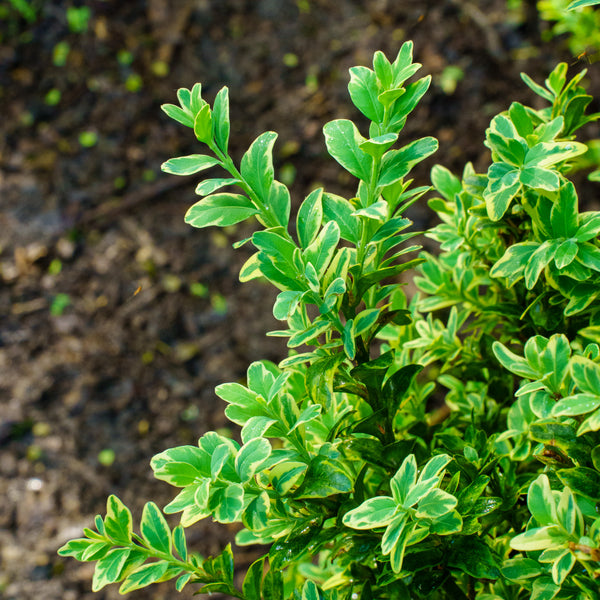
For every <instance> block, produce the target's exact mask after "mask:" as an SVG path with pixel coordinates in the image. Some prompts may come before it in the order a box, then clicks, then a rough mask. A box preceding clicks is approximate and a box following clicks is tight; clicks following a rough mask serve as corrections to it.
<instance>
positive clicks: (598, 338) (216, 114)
mask: <svg viewBox="0 0 600 600" xmlns="http://www.w3.org/2000/svg"><path fill="white" fill-rule="evenodd" d="M419 68H420V65H419V64H415V63H413V61H412V44H411V43H410V42H407V43H405V44H404V45H403V46H402V48H401V49H400V51H399V53H398V56H397V57H396V59H395V60H394V61H393V62H390V61H389V60H388V59H387V58H386V57H385V56H384V55H383V54H382V53H381V52H377V53H376V54H375V56H374V60H373V69H368V68H366V67H354V68H352V69H351V70H350V74H351V78H350V83H349V86H348V89H349V93H350V97H351V99H352V102H353V103H354V105H355V106H356V107H357V108H358V109H359V110H360V112H361V113H362V114H363V115H364V116H365V117H367V118H368V119H369V121H370V126H369V131H368V136H367V137H363V135H362V134H361V133H360V132H359V130H358V128H357V126H356V125H355V124H354V123H353V122H352V121H350V120H345V119H340V120H335V121H332V122H330V123H328V124H326V125H325V127H324V134H325V142H326V146H327V150H328V152H329V154H330V155H331V156H332V157H333V158H334V159H335V160H336V161H337V162H338V163H339V164H340V165H341V166H342V168H344V169H345V170H347V171H348V172H349V173H350V174H352V175H353V176H354V177H355V178H356V179H357V180H358V187H357V191H356V195H355V196H354V197H352V198H350V199H347V198H343V197H340V196H337V195H335V194H331V193H328V192H326V191H325V190H323V189H316V190H314V191H312V192H311V193H310V194H309V195H308V196H307V197H306V198H305V199H304V201H303V202H302V204H301V206H300V208H299V210H298V213H297V218H296V219H295V221H294V222H292V221H291V220H290V214H291V210H290V205H291V202H290V193H289V191H288V189H287V187H286V186H285V185H283V184H282V183H281V182H279V181H277V180H275V178H274V168H273V161H272V154H271V153H272V148H273V145H274V143H275V139H276V134H275V133H274V132H266V133H264V134H262V135H260V136H259V137H258V138H257V139H256V140H255V141H254V142H253V143H252V145H251V146H250V148H249V149H248V151H247V152H246V153H245V154H244V156H243V157H242V159H241V163H240V165H239V166H236V164H235V163H234V161H233V160H232V158H231V157H230V156H229V154H228V141H229V130H230V125H229V106H228V91H227V89H226V88H223V89H222V90H221V91H220V92H219V93H218V94H217V96H216V98H215V100H214V103H213V105H212V106H210V105H209V104H208V103H207V102H206V101H205V100H204V99H203V98H202V96H201V86H200V84H196V85H195V86H194V87H193V88H192V89H191V90H188V89H180V90H179V92H178V100H179V106H176V105H171V104H169V105H165V106H164V107H163V108H164V111H165V112H166V113H167V114H168V115H169V116H170V117H172V118H173V119H175V120H176V121H178V122H180V123H181V124H183V125H184V126H187V127H190V128H192V129H193V131H194V134H195V136H196V138H197V139H198V140H199V141H200V142H202V143H203V144H205V145H206V147H207V148H208V150H209V153H208V154H194V155H190V156H182V157H178V158H173V159H171V160H168V161H167V162H166V163H165V164H164V165H163V169H164V170H165V171H166V172H168V173H172V174H175V175H191V174H194V173H199V172H201V171H204V170H206V169H209V168H213V167H220V168H221V169H223V170H224V171H225V172H226V176H225V177H213V178H210V179H205V180H204V181H202V182H201V183H200V184H199V185H198V187H197V189H196V192H197V194H198V195H200V196H202V199H200V200H199V201H198V202H197V203H196V204H194V205H193V206H192V207H191V208H190V209H189V211H188V213H187V215H186V220H187V222H188V223H190V224H191V225H193V226H195V227H208V226H221V227H227V226H231V225H235V224H237V223H239V222H242V221H244V220H246V219H249V218H252V217H254V218H255V219H256V220H257V221H258V223H259V224H260V226H261V227H260V228H259V230H258V231H256V232H255V233H254V234H253V235H252V237H251V238H249V239H244V240H241V241H240V242H237V244H236V246H241V245H243V244H251V245H252V246H253V247H254V249H255V252H254V254H252V256H251V257H250V259H249V260H248V261H247V262H246V264H245V265H244V267H243V268H242V271H241V274H240V278H241V279H242V281H248V280H251V279H263V280H266V281H268V282H270V283H271V284H272V285H274V286H276V287H277V288H278V289H279V290H280V293H279V295H278V297H277V300H276V302H275V305H274V308H273V313H274V315H275V317H276V318H277V319H279V320H280V321H282V323H283V324H284V325H283V327H282V329H281V330H278V331H274V332H271V334H270V335H276V336H282V337H285V338H287V340H288V342H287V343H288V346H289V348H290V353H289V357H288V358H286V359H285V360H283V361H282V362H281V363H280V364H279V365H274V364H272V363H270V362H268V361H257V362H254V363H253V364H251V365H250V367H249V368H248V373H247V379H246V382H245V384H244V385H242V384H241V383H224V384H222V385H220V386H218V387H217V389H216V393H217V394H218V395H219V396H220V397H221V398H222V399H223V400H225V401H226V403H227V408H226V409H225V412H226V415H227V417H228V418H229V419H230V420H231V421H232V422H233V423H236V424H237V425H239V426H240V427H241V443H238V442H237V441H235V440H233V439H229V438H227V437H224V436H222V435H219V434H218V433H215V432H210V433H208V434H206V435H204V436H203V437H202V438H201V439H200V440H199V442H198V445H197V446H181V447H177V448H171V449H168V450H165V451H164V452H162V453H160V454H158V455H157V456H155V457H154V458H153V459H152V463H151V464H152V469H153V470H154V474H155V476H156V477H157V478H158V479H160V480H163V481H165V482H167V483H169V484H171V485H172V486H174V487H176V488H178V493H177V495H176V496H175V498H174V499H173V501H172V502H171V503H170V504H168V505H167V506H166V507H165V508H164V513H167V514H171V513H181V521H180V524H179V525H178V526H177V527H175V528H174V529H173V530H171V529H170V528H169V526H168V524H167V522H166V520H165V517H164V516H163V514H162V512H161V511H160V510H159V508H158V507H157V506H156V505H155V504H154V503H152V502H149V503H148V504H146V506H145V509H144V511H143V515H142V519H141V523H140V534H139V535H138V534H137V533H134V532H133V525H132V517H131V513H130V511H129V509H128V508H127V507H126V506H124V505H123V504H122V502H121V501H120V500H119V499H118V498H116V497H115V496H111V497H110V498H109V500H108V503H107V513H106V516H105V517H101V516H98V517H97V518H96V529H95V530H92V529H86V530H85V531H84V535H85V537H83V538H80V539H76V540H72V541H70V542H68V543H67V544H66V545H65V546H63V548H61V550H60V553H61V554H62V555H64V556H73V557H75V558H77V559H78V560H83V561H97V562H96V571H95V575H94V581H93V588H94V589H95V590H98V589H100V588H102V587H103V586H105V585H107V584H109V583H113V582H121V588H120V591H121V592H123V593H126V592H129V591H132V590H135V589H138V588H141V587H144V586H146V585H148V584H150V583H153V582H157V581H164V580H167V579H171V578H177V581H176V587H177V589H178V590H180V589H182V588H183V587H184V586H185V585H186V584H187V583H192V584H194V583H195V584H201V586H200V590H201V591H203V592H213V591H219V592H223V593H226V594H228V595H230V596H232V597H237V598H241V599H245V600H259V599H261V598H264V599H273V600H275V599H288V598H302V599H303V600H317V599H319V598H322V599H332V600H333V599H342V598H343V599H346V598H361V599H363V600H368V599H370V598H377V599H383V598H406V599H409V598H440V599H441V598H448V599H457V598H477V599H479V600H493V599H495V600H513V599H514V600H517V599H525V598H531V599H535V600H543V599H544V600H545V599H550V598H565V599H566V598H569V599H574V598H577V599H580V600H584V599H598V598H600V593H599V591H598V590H599V586H598V581H599V580H600V579H599V578H600V506H599V504H600V433H599V431H600V346H599V343H600V302H599V297H600V243H599V239H598V235H599V234H600V213H598V212H580V211H579V208H578V196H577V192H576V189H575V187H574V185H573V183H572V182H571V181H570V180H569V178H568V176H569V173H570V172H571V170H572V169H573V168H575V167H577V165H578V164H579V163H581V159H582V157H583V156H584V154H585V153H586V151H587V146H586V144H583V143H580V142H577V141H575V135H576V132H577V131H578V130H579V129H580V128H581V127H582V126H584V125H585V124H586V123H588V122H590V121H592V120H594V119H597V118H599V117H600V115H599V114H596V115H586V108H587V107H588V105H589V103H590V102H591V100H592V98H591V97H590V96H589V95H587V94H586V93H585V90H584V88H583V85H582V81H583V77H584V73H585V72H582V73H580V74H579V75H577V76H576V77H574V78H573V79H571V80H568V79H567V76H566V72H567V66H566V65H565V64H561V65H559V66H558V67H557V68H556V69H555V70H554V71H553V72H552V73H551V74H550V75H549V77H548V79H547V80H546V81H545V85H544V86H542V85H540V84H538V83H535V82H534V81H532V80H531V79H530V78H528V77H527V76H523V78H524V81H525V83H526V84H527V85H528V86H529V87H530V88H531V89H532V90H533V92H535V93H536V94H538V95H539V96H541V97H542V98H543V99H544V100H546V101H547V104H548V106H547V107H546V108H544V109H541V110H536V109H533V108H531V107H528V106H524V105H522V104H520V103H516V102H515V103H513V104H512V105H511V106H510V108H509V109H508V110H507V111H505V112H503V113H502V114H500V115H498V116H496V117H494V119H493V120H492V122H491V124H490V127H489V129H488V130H487V132H486V140H485V144H486V146H487V147H488V148H489V149H490V150H491V158H492V164H491V165H490V167H489V169H488V171H487V173H476V172H475V171H474V169H473V167H472V166H471V165H467V166H466V167H465V170H464V172H463V174H462V177H461V178H458V177H456V176H455V175H453V174H452V173H450V172H449V171H448V170H447V169H445V168H444V167H441V166H436V167H434V168H433V170H432V183H433V187H434V188H435V191H436V192H437V194H438V197H435V198H433V199H432V200H430V201H429V204H430V206H431V208H432V209H433V210H435V211H436V212H437V214H438V215H439V216H440V218H441V220H442V223H441V224H440V225H438V226H436V227H434V228H433V229H431V230H430V231H428V232H427V234H426V235H428V236H429V237H431V238H433V239H434V240H436V241H437V242H439V243H440V253H439V254H437V255H436V256H433V255H430V254H426V253H422V254H420V255H418V256H415V253H416V252H417V251H418V250H419V249H420V247H419V246H418V245H414V244H412V245H408V244H407V243H408V242H410V240H411V239H413V238H414V237H415V235H416V232H414V231H412V230H410V229H409V228H410V225H411V223H410V221H409V219H407V218H406V217H405V216H404V212H405V211H406V209H407V208H408V207H409V206H410V205H411V204H413V203H414V202H416V201H418V200H419V199H420V198H421V197H422V196H423V195H424V194H426V193H427V192H429V191H431V188H428V187H413V186H412V180H411V179H410V178H409V175H410V171H411V169H412V168H413V167H414V166H415V165H416V164H418V163H419V162H421V161H423V160H424V159H425V158H427V157H429V156H430V155H432V154H433V153H434V152H435V150H436V149H437V141H436V140H435V139H434V138H432V137H424V138H421V139H417V140H414V141H410V142H408V143H404V145H401V146H400V147H399V148H393V147H394V146H395V145H396V144H397V142H398V140H399V136H400V134H401V132H402V129H403V127H404V125H405V122H406V120H407V118H408V116H409V114H410V113H411V111H412V110H413V109H414V108H415V106H416V105H417V103H418V102H419V100H420V99H421V98H422V96H423V95H424V94H425V93H426V91H427V88H428V86H429V83H430V78H429V77H423V78H421V79H417V80H414V81H412V82H410V83H407V82H408V81H409V80H410V79H411V78H412V77H413V76H414V75H415V74H416V72H417V71H418V70H419ZM592 178H593V179H594V178H595V179H597V178H598V172H596V173H595V174H593V175H592ZM415 267H417V268H418V275H417V277H415V279H414V281H415V283H416V285H417V286H418V288H419V293H418V294H416V295H415V296H414V297H413V298H412V299H411V300H410V301H409V300H408V299H407V297H406V295H405V293H404V291H403V287H402V286H401V285H399V284H398V276H400V275H402V276H403V277H405V272H406V271H408V270H410V269H413V268H415ZM403 274H404V275H403ZM208 517H212V518H213V519H214V520H215V521H218V522H221V523H241V526H242V527H241V530H240V531H239V533H238V534H237V536H236V543H237V544H238V545H248V544H267V545H268V546H269V549H268V552H267V554H265V555H264V556H262V557H261V558H260V559H259V560H257V561H256V562H255V563H253V564H252V566H251V567H250V568H249V570H248V572H247V574H246V576H245V579H244V581H243V584H242V586H241V588H240V589H238V588H237V587H236V586H235V585H234V564H233V556H232V551H231V548H230V547H227V548H226V549H225V550H224V551H223V552H222V554H220V555H219V556H217V557H214V558H203V557H200V556H198V555H197V554H195V553H193V552H190V551H189V550H188V548H187V544H186V535H185V529H186V528H187V527H190V526H192V525H193V524H194V523H196V522H197V521H198V520H200V519H203V518H208Z"/></svg>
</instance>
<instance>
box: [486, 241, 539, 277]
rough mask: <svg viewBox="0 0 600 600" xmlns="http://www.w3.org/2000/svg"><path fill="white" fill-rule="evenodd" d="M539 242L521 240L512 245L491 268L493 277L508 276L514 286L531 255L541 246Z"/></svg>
mask: <svg viewBox="0 0 600 600" xmlns="http://www.w3.org/2000/svg"><path fill="white" fill-rule="evenodd" d="M539 246H540V245H539V244H538V243H537V242H520V243H518V244H514V245H512V246H510V247H509V248H508V249H507V250H506V252H505V253H504V255H503V256H502V258H500V260H498V261H497V262H496V263H495V264H494V265H493V266H492V268H491V269H490V276H491V277H508V279H509V286H512V285H513V284H514V283H515V282H516V281H518V280H519V279H520V278H521V277H522V276H523V271H524V270H525V267H526V266H527V264H528V263H529V259H530V257H531V255H532V254H533V253H534V252H535V251H536V250H537V249H538V248H539Z"/></svg>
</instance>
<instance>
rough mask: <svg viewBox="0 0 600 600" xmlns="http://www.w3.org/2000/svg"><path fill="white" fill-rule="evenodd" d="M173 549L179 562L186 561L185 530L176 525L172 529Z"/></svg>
mask: <svg viewBox="0 0 600 600" xmlns="http://www.w3.org/2000/svg"><path fill="white" fill-rule="evenodd" d="M173 548H174V549H175V551H176V552H177V554H179V556H180V557H181V560H183V561H185V560H187V542H186V539H185V529H184V528H183V526H181V525H177V527H175V529H173Z"/></svg>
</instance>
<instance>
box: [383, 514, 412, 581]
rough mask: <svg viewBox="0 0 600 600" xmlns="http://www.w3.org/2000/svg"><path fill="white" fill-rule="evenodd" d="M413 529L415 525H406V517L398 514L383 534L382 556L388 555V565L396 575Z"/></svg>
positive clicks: (400, 568) (400, 567)
mask: <svg viewBox="0 0 600 600" xmlns="http://www.w3.org/2000/svg"><path fill="white" fill-rule="evenodd" d="M414 528H415V524H414V523H410V524H409V523H407V519H406V515H404V514H400V515H398V516H397V517H396V518H395V519H394V520H393V521H392V522H391V523H390V525H389V526H388V528H387V529H386V530H385V533H384V534H383V538H382V539H381V549H382V551H383V553H384V554H387V553H389V554H390V564H391V566H392V570H393V571H394V572H396V573H399V572H400V571H401V570H402V563H403V561H404V553H405V550H406V545H407V544H408V540H409V538H410V534H411V533H412V532H413V530H414Z"/></svg>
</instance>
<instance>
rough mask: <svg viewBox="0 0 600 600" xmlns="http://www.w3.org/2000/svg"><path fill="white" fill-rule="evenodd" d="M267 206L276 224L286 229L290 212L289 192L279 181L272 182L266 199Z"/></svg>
mask: <svg viewBox="0 0 600 600" xmlns="http://www.w3.org/2000/svg"><path fill="white" fill-rule="evenodd" d="M267 206H269V207H270V209H271V210H272V211H273V213H274V214H275V217H276V218H277V223H279V225H281V226H282V227H285V228H286V229H287V226H288V223H289V220H290V210H291V199H290V191H289V190H288V189H287V187H286V186H285V185H283V183H281V182H280V181H273V184H272V185H271V189H270V190H269V195H268V197H267Z"/></svg>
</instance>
